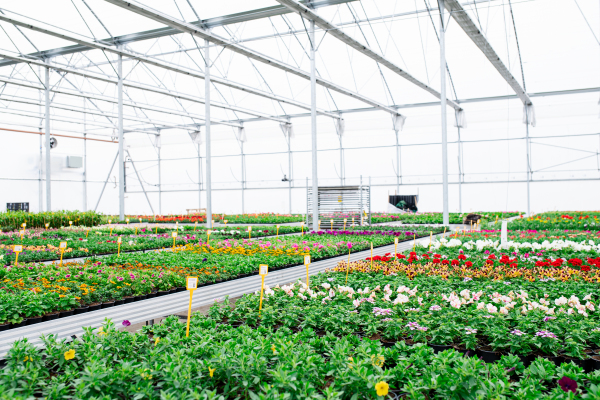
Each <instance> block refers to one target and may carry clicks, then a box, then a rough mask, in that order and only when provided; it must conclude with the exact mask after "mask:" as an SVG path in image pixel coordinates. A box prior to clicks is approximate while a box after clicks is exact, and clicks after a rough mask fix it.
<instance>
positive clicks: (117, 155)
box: [94, 152, 119, 211]
mask: <svg viewBox="0 0 600 400" xmlns="http://www.w3.org/2000/svg"><path fill="white" fill-rule="evenodd" d="M118 158H119V152H117V154H116V155H115V159H114V160H113V163H112V164H111V166H110V169H109V170H108V176H107V177H106V180H105V181H104V185H102V190H101V191H100V196H99V197H98V202H97V203H96V208H94V211H98V205H100V200H101V199H102V195H103V194H104V189H106V184H107V183H108V180H109V179H110V174H112V170H113V168H114V167H115V163H116V162H117V159H118Z"/></svg>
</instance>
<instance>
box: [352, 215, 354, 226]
mask: <svg viewBox="0 0 600 400" xmlns="http://www.w3.org/2000/svg"><path fill="white" fill-rule="evenodd" d="M352 227H353V228H354V217H352Z"/></svg>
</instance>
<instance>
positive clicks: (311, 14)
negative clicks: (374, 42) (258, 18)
mask: <svg viewBox="0 0 600 400" xmlns="http://www.w3.org/2000/svg"><path fill="white" fill-rule="evenodd" d="M109 1H110V0H109ZM277 1H278V2H279V3H280V4H282V5H284V6H286V7H288V8H289V9H290V10H292V11H294V12H297V13H298V14H300V16H301V17H302V18H306V19H307V20H309V21H314V22H315V24H316V25H317V26H318V27H319V28H321V29H323V30H324V31H325V32H327V33H329V34H330V35H331V36H333V37H335V38H337V39H339V40H340V41H342V42H344V43H345V44H347V45H348V46H350V47H352V48H353V49H354V50H356V51H358V52H360V53H362V54H364V55H366V56H367V57H369V58H371V59H373V60H375V61H376V62H378V63H379V64H381V65H383V66H385V67H386V68H388V69H389V70H391V71H392V72H394V73H395V74H397V75H400V76H401V77H402V78H404V79H406V80H407V81H409V82H411V83H412V84H414V85H416V86H418V87H420V88H421V89H423V90H425V91H427V92H429V93H431V94H432V95H434V96H435V97H437V98H438V99H439V98H440V96H441V94H440V93H439V92H438V91H437V90H435V89H433V88H432V87H430V86H428V85H426V84H425V83H423V82H421V81H419V80H418V79H417V78H415V77H414V76H412V75H410V74H409V73H408V72H406V71H404V70H403V69H402V68H400V67H399V66H398V65H396V64H394V63H393V62H392V61H390V60H388V59H387V58H385V57H384V56H383V55H381V54H379V53H377V52H376V51H374V50H372V49H371V48H370V47H369V46H367V45H366V44H363V43H361V42H359V41H358V40H356V39H354V38H353V37H352V36H350V35H348V34H346V33H344V31H343V30H342V29H341V28H340V27H338V26H336V25H335V24H333V23H331V22H329V21H328V20H326V19H325V18H323V17H321V16H320V15H319V14H317V13H316V12H315V11H313V10H312V9H310V8H308V7H307V6H305V5H304V4H302V3H300V2H298V1H296V0H277ZM446 101H447V103H448V104H449V105H450V106H452V107H453V108H454V109H455V110H461V107H460V105H459V104H457V103H455V102H454V101H452V100H450V99H447V100H446ZM396 113H397V111H396Z"/></svg>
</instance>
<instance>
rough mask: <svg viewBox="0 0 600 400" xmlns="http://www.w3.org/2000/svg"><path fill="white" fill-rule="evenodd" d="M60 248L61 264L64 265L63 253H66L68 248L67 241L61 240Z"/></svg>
mask: <svg viewBox="0 0 600 400" xmlns="http://www.w3.org/2000/svg"><path fill="white" fill-rule="evenodd" d="M58 248H59V249H60V266H61V267H62V259H63V254H64V252H65V250H66V249H67V242H60V244H59V245H58Z"/></svg>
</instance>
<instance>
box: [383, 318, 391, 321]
mask: <svg viewBox="0 0 600 400" xmlns="http://www.w3.org/2000/svg"><path fill="white" fill-rule="evenodd" d="M381 321H382V322H390V321H393V319H392V318H384V319H382V320H381Z"/></svg>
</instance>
